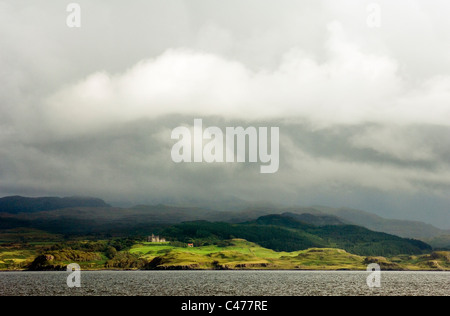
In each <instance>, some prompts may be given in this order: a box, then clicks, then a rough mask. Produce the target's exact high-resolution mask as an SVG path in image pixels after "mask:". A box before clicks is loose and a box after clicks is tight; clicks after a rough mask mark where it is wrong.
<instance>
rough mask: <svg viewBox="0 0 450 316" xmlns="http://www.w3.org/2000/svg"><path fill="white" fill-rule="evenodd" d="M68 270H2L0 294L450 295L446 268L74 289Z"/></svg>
mask: <svg viewBox="0 0 450 316" xmlns="http://www.w3.org/2000/svg"><path fill="white" fill-rule="evenodd" d="M68 275H69V273H66V272H5V273H0V295H95V296H99V295H140V296H141V295H151V296H156V295H164V296H166V295H168V296H203V295H212V296H216V295H224V296H228V295H236V296H265V295H273V296H285V295H289V296H291V295H295V296H296V295H445V296H449V295H450V273H448V272H447V273H445V272H383V273H382V275H381V288H376V289H370V288H369V287H368V286H367V283H366V278H367V277H368V276H369V274H368V273H367V272H304V271H275V272H274V271H180V272H178V271H168V272H166V271H148V272H147V271H142V272H141V271H138V272H125V271H124V272H110V271H103V272H81V288H72V289H71V288H69V287H68V286H67V283H66V279H67V276H68Z"/></svg>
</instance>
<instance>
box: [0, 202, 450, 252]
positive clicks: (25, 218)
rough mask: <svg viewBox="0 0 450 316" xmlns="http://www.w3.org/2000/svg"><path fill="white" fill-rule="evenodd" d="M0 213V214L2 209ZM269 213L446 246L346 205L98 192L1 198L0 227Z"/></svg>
mask: <svg viewBox="0 0 450 316" xmlns="http://www.w3.org/2000/svg"><path fill="white" fill-rule="evenodd" d="M2 214H3V215H2ZM273 214H279V215H281V214H283V215H287V216H289V217H291V218H294V219H296V220H298V221H300V222H304V223H307V224H311V225H315V226H327V225H349V224H350V225H357V226H362V227H365V228H367V229H370V230H372V231H377V232H384V233H387V234H391V235H396V236H399V237H403V238H413V239H419V240H422V241H425V242H429V243H430V244H431V245H433V246H435V247H437V248H446V249H449V248H450V231H446V230H442V229H439V228H437V227H434V226H432V225H429V224H426V223H423V222H415V221H408V220H396V219H387V218H383V217H380V216H378V215H375V214H372V213H369V212H365V211H361V210H354V209H348V208H330V207H322V206H313V207H289V208H283V207H276V206H272V205H267V206H250V207H248V208H246V209H242V210H239V211H236V210H233V211H218V210H215V209H213V208H201V207H192V206H189V207H186V206H182V205H181V206H174V205H170V206H169V205H162V204H160V205H140V206H135V207H131V208H113V207H111V206H110V205H108V204H106V203H105V202H104V201H103V200H101V199H97V198H77V197H71V198H51V197H50V198H45V197H43V198H24V197H17V196H16V197H6V198H1V199H0V227H2V228H12V227H18V226H23V227H36V228H40V229H46V230H50V231H57V232H62V231H65V232H67V233H71V232H77V233H102V232H105V231H111V232H114V231H118V232H119V231H120V232H126V231H128V230H129V229H130V228H131V227H135V228H136V227H137V226H136V225H138V226H139V227H147V226H148V225H170V224H177V223H181V222H188V221H197V220H206V221H210V222H228V223H235V224H237V223H242V222H248V221H253V220H256V219H258V218H259V217H262V216H266V215H273Z"/></svg>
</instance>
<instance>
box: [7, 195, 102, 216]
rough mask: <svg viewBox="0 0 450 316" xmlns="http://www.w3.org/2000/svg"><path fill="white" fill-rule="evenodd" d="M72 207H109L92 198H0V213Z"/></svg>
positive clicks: (34, 211)
mask: <svg viewBox="0 0 450 316" xmlns="http://www.w3.org/2000/svg"><path fill="white" fill-rule="evenodd" d="M72 207H111V206H110V205H109V204H107V203H105V201H103V200H102V199H98V198H92V197H64V198H59V197H38V198H30V197H23V196H7V197H4V198H0V213H10V214H18V213H36V212H44V211H53V210H59V209H65V208H72Z"/></svg>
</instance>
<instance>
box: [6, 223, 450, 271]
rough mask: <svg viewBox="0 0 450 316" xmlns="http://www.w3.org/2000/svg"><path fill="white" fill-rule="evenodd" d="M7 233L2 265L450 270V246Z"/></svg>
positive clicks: (39, 267) (11, 267) (14, 267)
mask: <svg viewBox="0 0 450 316" xmlns="http://www.w3.org/2000/svg"><path fill="white" fill-rule="evenodd" d="M19 235H20V236H22V238H21V239H20V238H19V239H18V236H19ZM23 236H25V237H26V241H25V240H24V238H23ZM2 237H3V241H2V243H1V244H0V270H28V269H30V270H64V269H65V267H66V266H67V265H68V264H69V263H78V264H79V265H80V266H81V268H82V269H83V270H105V269H108V270H136V269H143V270H188V269H211V270H212V269H215V270H228V269H233V270H241V269H266V270H365V269H366V267H367V265H368V264H369V263H378V264H380V265H381V268H382V269H383V270H412V271H418V270H428V271H450V252H448V251H447V252H446V251H440V252H439V251H435V252H432V253H430V254H419V255H396V256H391V257H380V256H378V257H376V256H372V257H370V256H361V255H355V254H351V253H349V252H347V251H345V250H341V249H336V248H309V249H306V250H301V251H293V252H279V251H275V250H271V249H268V248H264V247H262V246H260V245H258V244H256V243H253V242H249V241H247V240H244V239H231V240H222V241H220V242H218V243H214V244H208V245H204V246H199V247H194V248H188V247H187V245H186V244H183V243H180V242H173V243H161V244H156V243H148V242H142V241H140V240H133V239H123V238H121V239H120V238H117V239H102V240H91V239H89V238H87V237H84V238H83V237H78V238H76V239H72V240H64V239H60V240H58V238H60V236H57V235H47V234H44V235H42V233H41V232H39V231H35V230H21V231H10V232H6V233H3V234H2ZM18 240H21V241H20V242H18ZM44 240H47V241H44Z"/></svg>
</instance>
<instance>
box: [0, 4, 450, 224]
mask: <svg viewBox="0 0 450 316" xmlns="http://www.w3.org/2000/svg"><path fill="white" fill-rule="evenodd" d="M378 2H379V3H380V5H381V8H382V27H381V28H380V29H371V28H368V27H367V25H366V19H367V11H366V7H367V4H369V3H370V2H364V1H354V0H340V1H331V0H322V1H302V2H299V1H291V0H282V1H277V2H276V3H275V2H269V1H254V0H253V1H246V2H245V3H242V1H235V0H232V1H227V2H226V3H225V2H223V1H202V0H196V1H181V0H180V1H170V2H167V1H165V2H161V1H134V2H133V4H130V3H128V4H127V3H125V2H123V1H96V2H95V3H92V2H89V1H79V3H80V5H81V7H82V28H81V29H69V28H68V27H67V26H65V18H66V15H67V12H66V11H65V5H64V4H61V3H60V1H54V0H52V1H33V3H31V2H30V1H26V0H17V1H0V194H2V195H7V194H24V195H80V194H81V195H95V196H99V197H102V198H105V199H107V200H108V201H112V202H114V203H118V204H123V205H125V204H130V205H131V204H140V203H159V202H171V203H184V202H189V201H202V200H204V201H217V203H221V202H223V201H229V200H233V199H235V200H244V201H270V202H273V203H280V204H284V205H299V204H300V205H310V204H324V205H329V206H336V207H340V206H348V207H355V208H363V209H366V210H369V211H373V212H375V213H378V214H380V215H383V216H387V217H393V218H408V219H417V220H423V221H426V222H428V223H433V224H435V225H438V226H440V227H447V228H448V225H449V224H448V223H450V210H449V209H448V205H450V204H449V203H448V202H450V201H449V200H448V191H449V185H450V180H449V179H450V168H449V165H450V160H449V158H448V157H449V154H450V153H449V151H450V137H449V135H450V134H449V132H450V123H449V122H450V107H449V106H448V100H450V59H449V58H450V57H449V56H448V53H447V52H448V34H449V31H450V22H449V20H448V18H447V17H446V16H445V15H444V14H443V12H445V9H446V8H448V9H449V10H450V7H449V4H448V2H446V1H441V0H437V1H434V2H433V3H430V2H426V1H424V0H415V1H396V2H395V3H392V1H386V0H380V1H378ZM449 10H447V12H448V11H449ZM195 118H202V119H203V120H204V124H205V125H209V126H219V127H221V128H225V127H226V126H244V127H246V126H279V127H280V131H281V136H280V137H281V138H280V142H281V144H280V170H279V172H278V173H276V174H273V175H261V174H260V173H259V165H256V164H174V163H173V162H172V161H171V159H170V151H171V147H172V146H173V144H174V141H173V140H171V138H170V133H171V131H172V129H173V128H175V127H177V126H179V125H187V126H191V125H192V124H193V120H194V119H195Z"/></svg>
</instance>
